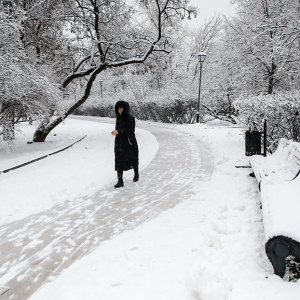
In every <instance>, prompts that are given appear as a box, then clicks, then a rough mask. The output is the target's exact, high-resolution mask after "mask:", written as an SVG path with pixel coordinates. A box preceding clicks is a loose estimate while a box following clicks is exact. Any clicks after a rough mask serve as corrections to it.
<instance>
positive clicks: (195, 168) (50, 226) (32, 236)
mask: <svg viewBox="0 0 300 300" xmlns="http://www.w3.org/2000/svg"><path fill="white" fill-rule="evenodd" d="M141 128H144V129H147V130H149V131H150V132H152V134H154V135H155V137H156V139H157V141H158V142H159V144H160V148H159V151H158V153H157V155H156V157H155V159H154V160H153V162H152V163H151V165H150V166H148V167H147V168H146V169H144V170H143V171H142V172H141V174H140V181H139V182H137V183H133V182H132V174H131V172H126V174H125V188H123V189H118V190H114V189H113V187H112V186H107V187H106V188H104V189H102V190H99V191H97V192H96V193H95V194H93V195H87V196H85V197H80V198H77V199H70V201H69V202H66V203H64V204H61V205H59V206H56V207H54V208H53V209H51V210H49V211H43V212H42V213H39V214H36V215H32V216H30V217H27V218H25V219H22V220H20V221H16V222H13V223H9V224H6V225H3V226H2V227H0V240H1V243H0V253H1V257H0V266H2V270H1V271H2V273H4V274H5V275H4V276H2V278H1V287H4V286H5V287H6V288H8V290H7V292H5V293H4V294H3V295H2V296H1V300H2V299H18V300H19V299H27V298H28V297H30V295H31V294H32V293H33V292H34V291H35V290H36V289H37V288H38V287H40V286H41V285H42V284H44V283H45V282H46V281H47V280H49V279H50V280H51V279H53V278H55V277H56V276H57V275H58V274H60V273H61V271H62V270H64V269H66V268H68V267H69V266H70V265H71V264H72V263H73V262H74V261H76V260H78V259H79V258H81V257H83V256H84V255H86V254H88V253H90V252H92V251H93V250H94V249H95V248H96V247H97V246H99V245H100V244H101V243H102V242H103V241H104V240H108V239H110V238H111V237H112V236H113V235H115V234H118V233H120V232H122V231H125V230H128V229H131V228H134V227H136V226H137V225H138V224H140V223H142V222H144V221H145V220H149V219H152V218H154V217H155V216H157V215H158V214H159V213H161V212H162V211H164V210H167V209H169V208H171V207H174V206H175V205H176V204H178V203H179V202H181V201H183V200H185V199H189V198H191V197H192V196H193V195H195V194H197V193H199V191H201V189H203V188H204V184H205V182H207V180H209V178H210V176H211V174H212V171H213V165H214V164H213V161H212V159H213V158H212V156H211V154H210V151H209V149H208V148H207V147H206V145H205V144H204V143H203V142H201V141H196V142H195V136H192V135H191V136H188V135H186V134H185V133H183V132H176V131H175V130H174V127H172V126H168V125H162V124H156V125H155V124H153V123H151V126H149V127H148V126H147V125H146V124H143V125H142V126H141ZM69 151H75V150H72V149H71V150H69ZM83 176H84V174H83Z"/></svg>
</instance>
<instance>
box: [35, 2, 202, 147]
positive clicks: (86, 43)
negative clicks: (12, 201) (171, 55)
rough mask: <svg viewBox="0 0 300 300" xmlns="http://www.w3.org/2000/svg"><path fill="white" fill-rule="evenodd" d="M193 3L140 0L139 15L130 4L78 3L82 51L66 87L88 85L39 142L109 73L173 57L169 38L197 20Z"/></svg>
mask: <svg viewBox="0 0 300 300" xmlns="http://www.w3.org/2000/svg"><path fill="white" fill-rule="evenodd" d="M188 2H189V1H188V0H139V1H137V4H138V5H139V11H138V12H139V14H138V13H137V11H136V10H134V9H133V7H131V6H129V5H127V4H126V1H125V0H116V1H113V2H111V1H107V0H101V1H100V0H75V1H71V2H70V6H69V24H70V26H71V31H72V32H75V34H76V38H77V40H78V42H80V43H81V45H82V48H81V51H80V53H79V54H78V56H79V58H78V63H77V65H76V66H75V67H74V71H73V72H72V74H70V75H69V76H68V77H67V78H66V79H65V80H64V82H63V84H62V86H63V88H67V87H68V86H69V85H70V84H71V83H73V82H74V81H76V80H78V79H83V78H84V79H85V80H86V85H85V89H84V93H83V95H82V96H81V97H80V98H79V100H78V101H77V102H76V103H75V104H74V105H72V106H71V107H70V108H69V109H67V110H66V111H65V112H64V114H63V115H62V116H58V117H56V118H54V119H52V120H51V121H50V122H47V123H43V124H42V125H41V126H39V127H38V128H37V130H36V132H35V134H34V137H33V141H34V142H42V141H44V140H45V139H46V137H47V135H48V134H49V133H50V131H51V130H52V129H53V128H55V127H56V126H57V125H58V124H60V123H61V122H62V121H63V120H64V119H65V118H66V117H67V116H69V115H70V114H71V113H73V112H74V111H75V110H76V109H77V108H78V107H79V106H80V105H82V104H83V103H84V102H85V101H86V100H87V99H88V97H89V95H90V92H91V88H92V85H93V83H94V81H95V79H96V78H97V76H98V75H99V74H100V73H101V72H103V71H105V70H108V69H115V68H120V67H123V66H126V65H131V64H140V63H143V62H145V61H146V59H148V58H149V57H150V56H151V55H153V54H154V53H158V52H168V51H169V50H170V49H169V44H168V34H169V32H170V30H172V26H175V25H176V23H177V22H178V21H180V20H181V19H182V18H184V17H190V16H191V14H196V9H195V8H193V7H188Z"/></svg>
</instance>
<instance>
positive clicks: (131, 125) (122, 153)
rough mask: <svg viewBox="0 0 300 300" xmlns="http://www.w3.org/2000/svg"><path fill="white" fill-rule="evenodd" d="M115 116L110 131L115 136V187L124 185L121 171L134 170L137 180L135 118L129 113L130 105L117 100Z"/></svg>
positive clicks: (136, 179) (137, 162)
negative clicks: (116, 179) (113, 125)
mask: <svg viewBox="0 0 300 300" xmlns="http://www.w3.org/2000/svg"><path fill="white" fill-rule="evenodd" d="M115 112H116V116H117V120H116V127H115V130H113V131H112V132H111V134H112V135H114V136H115V137H116V138H115V170H116V171H117V173H118V182H117V184H116V185H115V188H120V187H122V186H124V182H123V171H127V170H130V169H133V170H134V177H133V181H138V180H139V170H138V165H139V148H138V144H137V141H136V138H135V118H134V117H133V116H132V115H131V114H130V106H129V103H128V102H126V101H118V102H117V103H116V105H115Z"/></svg>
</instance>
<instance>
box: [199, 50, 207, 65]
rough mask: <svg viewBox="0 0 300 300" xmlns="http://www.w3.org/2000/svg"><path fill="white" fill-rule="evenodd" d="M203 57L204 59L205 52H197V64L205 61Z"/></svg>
mask: <svg viewBox="0 0 300 300" xmlns="http://www.w3.org/2000/svg"><path fill="white" fill-rule="evenodd" d="M205 57H206V53H205V52H203V51H201V52H199V54H198V59H199V62H201V63H203V62H204V61H205Z"/></svg>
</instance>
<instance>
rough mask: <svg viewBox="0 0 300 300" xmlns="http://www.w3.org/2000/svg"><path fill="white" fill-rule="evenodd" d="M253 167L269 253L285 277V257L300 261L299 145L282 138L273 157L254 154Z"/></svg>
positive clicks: (251, 160) (281, 275)
mask: <svg viewBox="0 0 300 300" xmlns="http://www.w3.org/2000/svg"><path fill="white" fill-rule="evenodd" d="M250 165H251V167H252V170H253V173H254V175H255V177H256V179H257V181H258V183H259V187H260V190H261V201H262V210H263V223H264V229H265V241H266V244H265V249H266V254H267V256H268V258H269V260H270V261H271V263H272V265H273V268H274V273H275V274H276V275H279V276H280V277H283V276H284V274H285V271H286V258H287V257H288V256H290V255H291V256H294V257H296V258H299V259H300V175H299V173H300V143H296V142H293V141H289V140H286V139H281V140H280V143H279V145H278V148H277V150H276V151H275V153H274V154H272V155H270V156H267V157H262V156H259V155H254V156H252V157H250Z"/></svg>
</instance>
